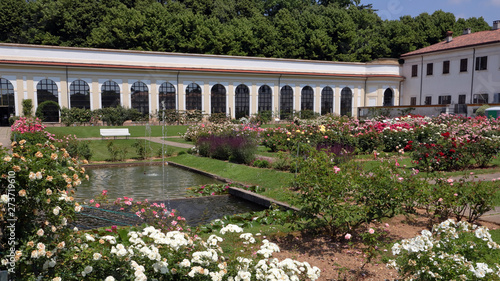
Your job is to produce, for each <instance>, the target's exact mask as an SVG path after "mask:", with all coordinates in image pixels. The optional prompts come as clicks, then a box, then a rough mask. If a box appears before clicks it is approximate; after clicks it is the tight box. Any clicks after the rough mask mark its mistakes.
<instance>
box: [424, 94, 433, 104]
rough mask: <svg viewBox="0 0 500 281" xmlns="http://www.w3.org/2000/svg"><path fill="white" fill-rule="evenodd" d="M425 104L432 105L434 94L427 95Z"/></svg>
mask: <svg viewBox="0 0 500 281" xmlns="http://www.w3.org/2000/svg"><path fill="white" fill-rule="evenodd" d="M425 104H426V105H431V104H432V96H427V97H425Z"/></svg>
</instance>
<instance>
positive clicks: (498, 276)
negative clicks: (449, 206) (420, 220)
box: [388, 220, 500, 280]
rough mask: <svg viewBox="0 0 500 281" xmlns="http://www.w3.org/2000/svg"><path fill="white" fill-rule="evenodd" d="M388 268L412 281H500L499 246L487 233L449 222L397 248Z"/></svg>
mask: <svg viewBox="0 0 500 281" xmlns="http://www.w3.org/2000/svg"><path fill="white" fill-rule="evenodd" d="M392 253H393V255H394V256H396V257H395V259H393V260H390V261H389V263H388V267H389V268H394V269H396V270H398V272H399V274H400V275H401V276H402V277H404V278H406V279H411V280H500V264H499V262H498V261H499V260H500V246H499V245H498V244H497V243H495V242H494V241H493V240H491V235H490V233H489V232H488V229H487V228H485V227H482V226H477V225H472V224H469V223H467V222H463V221H460V222H455V221H453V220H447V221H445V222H442V223H441V224H438V225H434V227H433V229H432V232H431V231H428V230H423V231H422V234H421V235H419V236H417V237H415V238H412V239H405V240H403V241H401V242H400V243H396V244H394V246H393V247H392Z"/></svg>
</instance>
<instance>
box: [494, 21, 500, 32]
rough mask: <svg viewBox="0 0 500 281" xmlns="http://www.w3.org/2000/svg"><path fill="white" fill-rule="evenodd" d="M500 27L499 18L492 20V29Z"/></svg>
mask: <svg viewBox="0 0 500 281" xmlns="http://www.w3.org/2000/svg"><path fill="white" fill-rule="evenodd" d="M497 29H500V20H496V21H493V30H497Z"/></svg>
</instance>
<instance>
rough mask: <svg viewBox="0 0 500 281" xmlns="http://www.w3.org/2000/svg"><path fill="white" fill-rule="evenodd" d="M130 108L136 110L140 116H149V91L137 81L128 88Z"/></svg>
mask: <svg viewBox="0 0 500 281" xmlns="http://www.w3.org/2000/svg"><path fill="white" fill-rule="evenodd" d="M130 92H131V100H132V108H135V109H137V110H138V111H139V112H140V113H142V114H149V89H148V86H147V85H146V84H145V83H144V82H141V81H137V82H135V83H134V84H132V87H130Z"/></svg>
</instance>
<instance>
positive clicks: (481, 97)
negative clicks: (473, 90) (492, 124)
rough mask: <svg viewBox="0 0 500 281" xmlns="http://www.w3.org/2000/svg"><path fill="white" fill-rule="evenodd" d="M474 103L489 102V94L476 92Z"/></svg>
mask: <svg viewBox="0 0 500 281" xmlns="http://www.w3.org/2000/svg"><path fill="white" fill-rule="evenodd" d="M472 103H476V104H488V94H475V95H474V96H473V98H472Z"/></svg>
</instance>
